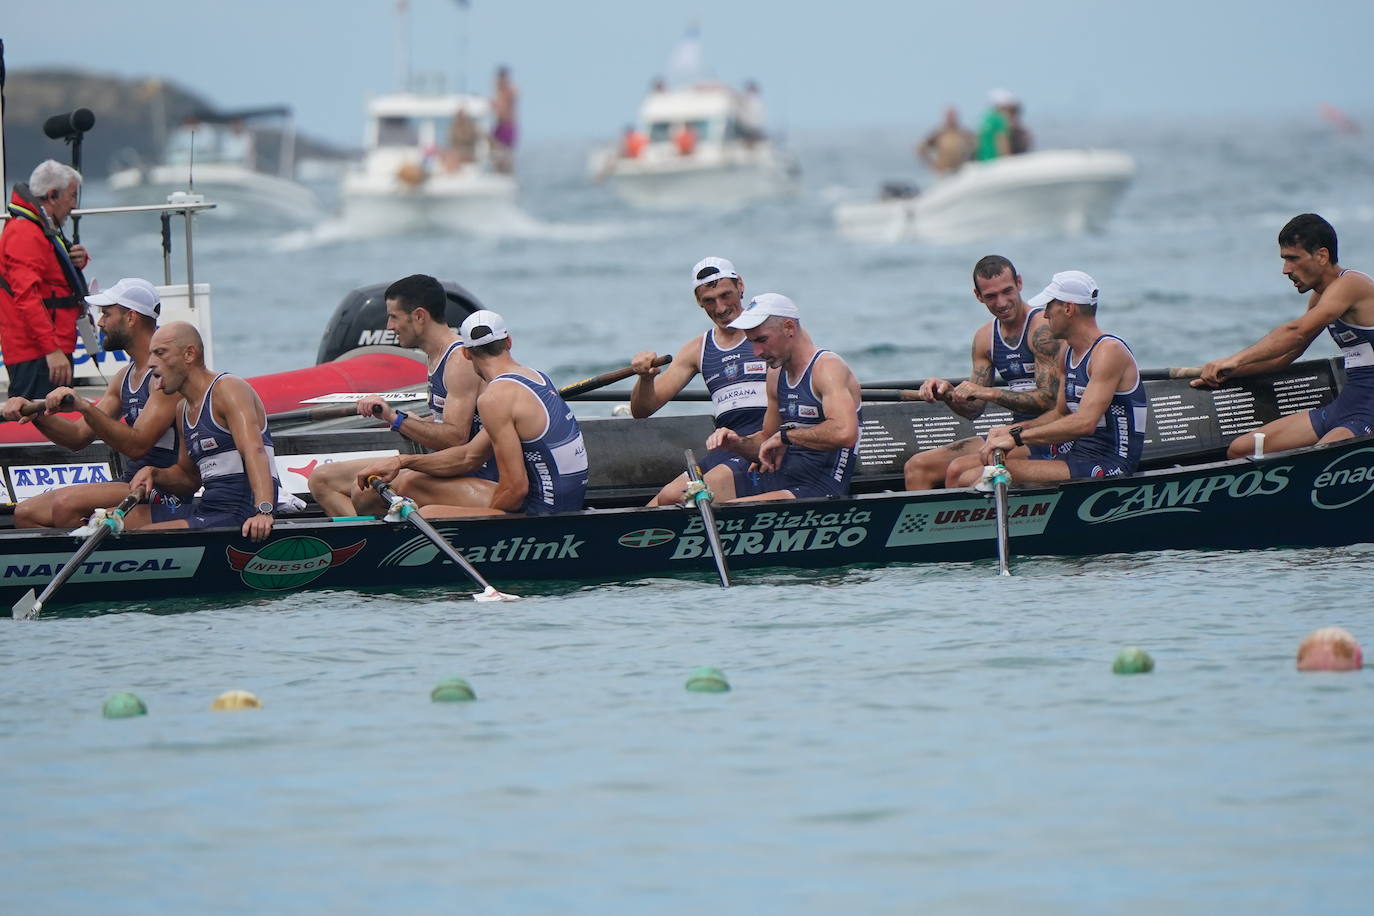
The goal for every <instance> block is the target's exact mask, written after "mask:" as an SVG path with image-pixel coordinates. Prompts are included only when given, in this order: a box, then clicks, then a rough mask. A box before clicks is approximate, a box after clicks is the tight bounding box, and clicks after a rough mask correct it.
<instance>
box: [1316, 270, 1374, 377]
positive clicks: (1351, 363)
mask: <svg viewBox="0 0 1374 916" xmlns="http://www.w3.org/2000/svg"><path fill="white" fill-rule="evenodd" d="M1348 273H1355V274H1360V275H1361V276H1364V277H1368V276H1369V274H1366V273H1364V272H1363V271H1359V270H1355V269H1353V268H1346V269H1345V270H1342V271H1341V274H1340V275H1341V276H1342V277H1343V276H1345V275H1346V274H1348ZM1326 332H1327V333H1328V334H1330V335H1331V339H1332V340H1334V341H1335V342H1336V346H1337V347H1339V348H1340V350H1341V356H1342V357H1344V358H1345V374H1346V376H1347V378H1350V379H1351V380H1354V381H1357V382H1364V383H1368V382H1370V381H1371V380H1374V328H1366V327H1362V326H1360V325H1358V324H1347V323H1346V322H1344V321H1342V320H1340V319H1339V318H1337V319H1336V320H1335V321H1333V322H1331V323H1330V324H1328V325H1327V326H1326Z"/></svg>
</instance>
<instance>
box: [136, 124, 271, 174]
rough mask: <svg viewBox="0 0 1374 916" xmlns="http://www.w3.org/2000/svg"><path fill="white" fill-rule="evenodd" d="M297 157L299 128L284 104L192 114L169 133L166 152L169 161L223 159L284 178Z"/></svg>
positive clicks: (191, 161) (205, 162) (227, 162)
mask: <svg viewBox="0 0 1374 916" xmlns="http://www.w3.org/2000/svg"><path fill="white" fill-rule="evenodd" d="M295 158H296V132H295V126H294V123H293V121H292V119H291V109H289V108H285V107H275V108H252V109H245V110H242V111H221V112H199V113H197V114H194V115H190V116H188V117H187V118H186V119H185V120H184V121H182V123H181V124H180V125H178V126H177V127H176V128H175V129H174V130H173V131H172V133H171V134H170V135H169V136H168V138H167V145H166V148H165V150H164V152H163V161H164V163H165V164H167V165H187V164H196V165H203V164H209V163H222V164H225V165H239V166H243V167H244V168H246V169H249V170H251V171H254V172H265V173H268V174H273V173H275V174H279V175H281V176H282V177H285V178H289V177H291V175H292V172H293V171H294V169H295Z"/></svg>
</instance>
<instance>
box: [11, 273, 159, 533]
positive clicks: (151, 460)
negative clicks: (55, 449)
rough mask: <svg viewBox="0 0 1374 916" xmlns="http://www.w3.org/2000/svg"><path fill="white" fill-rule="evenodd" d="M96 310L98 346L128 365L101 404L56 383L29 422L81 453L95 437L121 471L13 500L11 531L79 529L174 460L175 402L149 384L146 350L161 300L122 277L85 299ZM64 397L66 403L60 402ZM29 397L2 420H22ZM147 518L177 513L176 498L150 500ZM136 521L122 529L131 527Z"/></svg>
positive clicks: (15, 402) (144, 284) (14, 402)
mask: <svg viewBox="0 0 1374 916" xmlns="http://www.w3.org/2000/svg"><path fill="white" fill-rule="evenodd" d="M86 302H87V303H88V304H90V305H92V306H95V307H97V308H99V309H100V320H99V325H100V330H101V331H103V332H104V339H103V341H102V343H101V346H102V349H104V350H105V352H107V353H111V352H114V351H116V350H123V351H124V352H125V353H127V354H128V356H129V364H128V365H126V366H124V367H123V368H122V369H120V370H119V371H118V372H116V373H115V375H114V378H112V379H111V380H110V383H109V385H108V386H107V387H106V388H105V393H104V394H103V395H102V396H101V398H100V400H98V401H95V402H92V401H88V400H87V399H86V398H83V397H81V396H80V395H78V394H77V393H76V392H75V391H73V390H72V389H71V388H69V387H66V386H62V387H60V388H55V389H53V390H52V391H51V392H49V393H48V396H47V398H46V400H45V401H43V402H37V403H42V405H43V408H44V411H45V412H43V413H39V414H38V415H37V416H35V417H33V425H34V426H35V427H37V428H38V429H39V430H40V431H41V432H42V433H43V435H45V436H47V437H48V438H49V439H50V440H52V441H53V442H55V443H57V444H58V445H61V446H64V447H66V448H69V449H71V450H72V451H80V450H81V449H84V448H85V447H86V446H88V445H90V444H91V443H92V442H94V441H95V440H96V439H100V440H102V441H104V442H105V444H106V445H108V446H109V447H110V448H112V449H114V450H115V451H117V452H119V453H120V454H122V455H123V456H124V457H125V458H126V459H128V460H127V461H126V462H125V464H124V472H123V473H122V474H121V475H120V476H119V477H118V478H117V479H116V480H115V481H113V482H109V483H79V484H73V485H71V486H67V487H61V488H58V489H54V490H49V491H48V492H46V493H41V494H39V495H38V496H34V497H32V498H31V499H26V500H24V501H22V502H20V503H19V505H18V506H16V507H15V510H14V525H15V527H16V528H34V527H60V528H69V527H72V526H74V525H79V524H81V520H82V519H84V518H86V516H88V515H90V514H91V512H92V511H94V510H95V509H96V508H97V507H100V506H113V505H114V504H116V503H118V502H119V501H120V500H122V499H123V498H124V497H125V496H128V495H129V481H131V480H132V479H133V477H134V475H135V474H136V473H138V471H139V469H140V468H142V467H143V466H144V465H152V466H153V467H159V468H165V467H168V466H169V465H171V464H172V463H174V462H175V461H176V458H177V451H176V432H175V431H174V429H173V422H174V421H175V420H176V405H177V401H178V400H179V399H178V398H176V397H175V396H173V395H170V394H167V393H166V392H163V391H161V390H157V389H155V388H153V387H152V386H151V384H150V383H151V381H152V372H151V370H150V369H149V366H148V346H149V342H150V341H151V340H152V337H153V332H154V331H156V330H157V319H158V316H159V315H160V314H161V313H162V302H161V300H160V299H159V297H158V294H157V288H156V287H155V286H153V284H151V283H149V282H148V281H147V280H142V279H139V278H137V277H125V278H124V279H122V280H120V281H119V282H118V283H116V284H115V285H114V286H111V287H110V288H109V289H107V290H105V291H104V292H100V293H96V294H94V295H91V296H87V297H86ZM68 398H70V399H71V401H70V404H67V403H64V402H65V401H67V399H68ZM31 403H35V402H30V401H29V400H28V399H27V398H22V397H14V398H10V399H9V401H8V402H6V404H5V406H4V410H3V414H4V416H5V418H6V419H8V420H20V422H27V420H23V419H20V418H21V414H22V411H23V410H24V408H26V407H28V406H29V405H30V404H31ZM64 410H75V411H76V412H78V413H80V414H81V418H80V419H79V420H75V421H73V420H68V419H66V418H65V417H59V416H55V414H56V413H57V412H58V411H64ZM152 505H153V514H152V520H153V521H166V520H168V519H170V518H173V517H175V514H176V513H177V512H178V511H180V501H179V500H177V499H176V498H175V497H173V496H171V495H170V494H163V495H161V498H156V497H155V499H154V500H153V502H152ZM137 521H138V519H137V518H132V519H129V520H127V521H126V527H130V528H133V527H137Z"/></svg>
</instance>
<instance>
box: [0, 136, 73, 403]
mask: <svg viewBox="0 0 1374 916" xmlns="http://www.w3.org/2000/svg"><path fill="white" fill-rule="evenodd" d="M80 188H81V173H80V172H78V171H77V170H76V169H74V168H72V167H71V166H69V165H63V164H62V163H60V162H58V161H56V160H54V159H49V160H47V161H46V162H42V163H40V164H39V165H38V167H37V168H35V169H34V170H33V174H32V175H30V176H29V183H28V184H27V185H24V184H17V185H15V186H14V191H13V193H12V194H11V196H10V204H9V213H10V219H8V220H6V221H5V228H4V231H3V232H0V349H3V355H4V360H5V369H6V371H8V372H9V376H10V385H9V393H10V394H11V395H18V396H20V397H26V398H33V399H37V398H42V397H44V396H46V395H47V393H48V392H49V391H51V390H52V389H53V388H54V387H56V386H58V385H70V384H71V381H72V351H73V350H75V349H76V322H77V318H78V312H80V311H82V310H83V309H84V308H85V303H84V302H83V301H82V298H81V297H82V296H84V295H85V294H86V281H85V279H84V278H83V277H82V276H81V271H82V270H84V269H85V267H86V265H87V264H88V263H90V255H89V254H88V253H87V251H86V249H85V247H84V246H81V245H73V244H71V243H70V242H69V241H67V237H66V236H65V235H63V234H62V225H63V223H65V222H66V221H67V217H68V216H69V215H71V212H72V211H73V210H75V209H76V197H77V193H78V191H79V190H80Z"/></svg>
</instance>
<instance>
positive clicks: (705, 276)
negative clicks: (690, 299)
mask: <svg viewBox="0 0 1374 916" xmlns="http://www.w3.org/2000/svg"><path fill="white" fill-rule="evenodd" d="M738 279H739V272H738V271H736V270H735V265H734V264H731V263H730V262H729V261H728V260H726V259H725V258H702V259H701V260H700V261H697V266H696V267H693V268H692V292H696V289H697V287H698V286H701V285H703V284H706V283H714V282H716V281H717V280H738Z"/></svg>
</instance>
